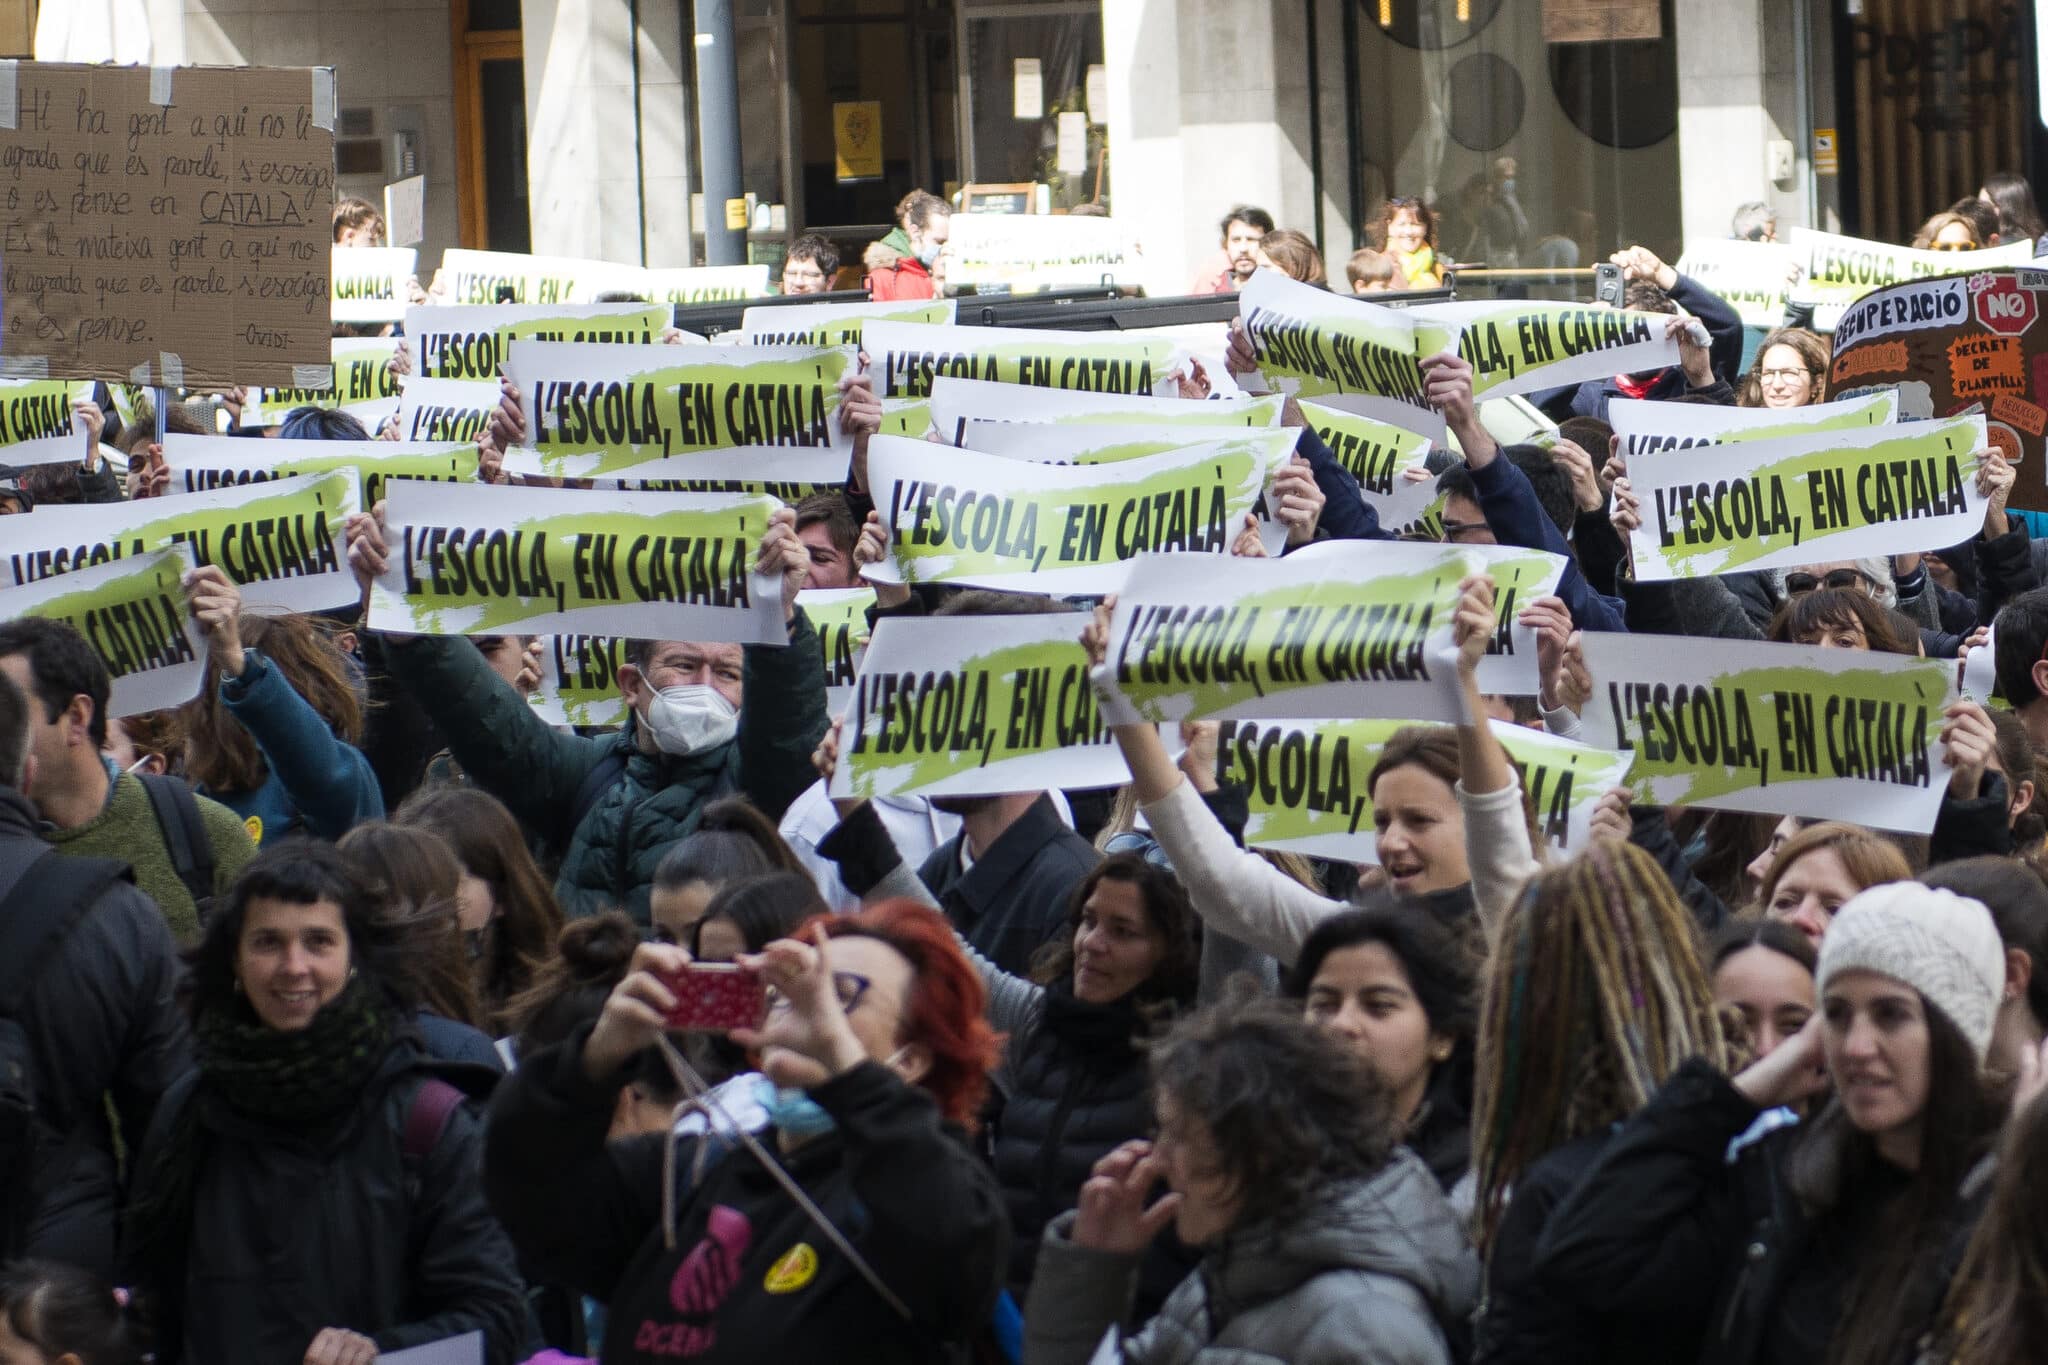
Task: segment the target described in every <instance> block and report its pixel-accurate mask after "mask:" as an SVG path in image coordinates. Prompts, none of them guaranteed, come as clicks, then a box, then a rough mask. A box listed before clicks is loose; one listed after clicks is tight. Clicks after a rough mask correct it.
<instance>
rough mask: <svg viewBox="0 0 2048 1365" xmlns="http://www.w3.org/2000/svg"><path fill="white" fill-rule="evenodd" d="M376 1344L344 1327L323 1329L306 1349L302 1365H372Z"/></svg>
mask: <svg viewBox="0 0 2048 1365" xmlns="http://www.w3.org/2000/svg"><path fill="white" fill-rule="evenodd" d="M376 1359H377V1343H376V1342H374V1341H372V1340H370V1338H368V1337H366V1336H364V1335H363V1334H362V1333H360V1332H351V1331H349V1330H348V1329H347V1328H346V1327H323V1328H321V1329H320V1331H319V1334H318V1335H316V1336H315V1337H314V1338H313V1341H312V1344H311V1345H309V1346H307V1347H306V1358H305V1360H304V1362H303V1365H373V1362H375V1360H376Z"/></svg>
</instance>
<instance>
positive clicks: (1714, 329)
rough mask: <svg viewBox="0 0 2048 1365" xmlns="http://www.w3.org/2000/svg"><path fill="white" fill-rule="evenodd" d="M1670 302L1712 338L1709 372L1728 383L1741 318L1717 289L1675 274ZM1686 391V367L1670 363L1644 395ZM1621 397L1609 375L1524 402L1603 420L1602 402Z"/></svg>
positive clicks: (1738, 358)
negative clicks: (1704, 328)
mask: <svg viewBox="0 0 2048 1365" xmlns="http://www.w3.org/2000/svg"><path fill="white" fill-rule="evenodd" d="M1671 301H1672V302H1673V303H1675V304H1677V305H1678V306H1679V307H1680V308H1683V309H1684V310H1685V311H1686V312H1688V313H1690V314H1692V315H1693V316H1694V317H1696V318H1698V319H1699V320H1700V322H1701V324H1702V325H1704V326H1705V327H1706V329H1707V335H1708V336H1709V337H1711V338H1712V339H1713V342H1712V344H1711V345H1710V346H1709V347H1708V348H1707V354H1708V356H1709V357H1710V358H1711V359H1712V361H1713V365H1714V377H1715V378H1716V379H1719V380H1723V381H1725V382H1726V383H1729V384H1733V383H1734V382H1735V379H1736V376H1737V375H1739V374H1741V372H1742V319H1741V318H1740V317H1738V316H1737V315H1736V312H1735V310H1734V309H1733V308H1730V307H1729V306H1728V303H1727V301H1726V300H1725V299H1723V298H1722V297H1721V296H1720V295H1718V294H1711V293H1708V292H1707V290H1706V289H1704V288H1702V287H1701V286H1700V285H1699V284H1698V283H1697V282H1695V281H1693V280H1690V279H1687V278H1686V277H1685V276H1683V275H1680V276H1679V277H1678V282H1677V283H1676V284H1674V285H1672V286H1671ZM1685 391H1686V382H1685V371H1684V370H1682V369H1680V368H1679V367H1678V366H1676V365H1673V366H1671V367H1670V368H1669V369H1667V370H1665V371H1664V372H1663V373H1662V374H1660V375H1658V376H1657V381H1656V382H1655V383H1654V384H1652V385H1650V391H1649V393H1647V394H1646V395H1644V396H1645V397H1647V398H1659V399H1661V398H1676V397H1678V396H1679V395H1680V394H1683V393H1684V392H1685ZM1620 396H1621V389H1620V387H1619V386H1618V385H1616V384H1615V382H1614V380H1613V379H1612V378H1608V379H1588V380H1587V381H1586V382H1585V383H1583V384H1580V385H1578V386H1577V387H1576V388H1574V387H1572V386H1571V385H1566V386H1565V387H1563V388H1560V389H1544V390H1541V391H1540V392H1537V393H1532V394H1530V395H1529V401H1530V402H1532V403H1534V404H1535V405H1536V406H1537V407H1539V408H1542V409H1543V410H1544V411H1545V412H1547V413H1549V414H1550V415H1551V416H1552V417H1555V418H1557V419H1558V420H1560V421H1562V420H1563V419H1564V418H1566V417H1597V418H1599V419H1600V420H1601V421H1603V422H1604V421H1606V420H1607V405H1608V404H1609V403H1610V402H1612V401H1613V400H1614V399H1616V398H1619V397H1620Z"/></svg>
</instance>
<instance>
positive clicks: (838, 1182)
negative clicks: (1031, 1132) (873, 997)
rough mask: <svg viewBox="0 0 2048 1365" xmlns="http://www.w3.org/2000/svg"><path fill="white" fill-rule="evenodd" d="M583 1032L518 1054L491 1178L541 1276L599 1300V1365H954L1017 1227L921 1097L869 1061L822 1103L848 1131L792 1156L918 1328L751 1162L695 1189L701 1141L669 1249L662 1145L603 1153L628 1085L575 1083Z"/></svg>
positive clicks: (703, 1178) (708, 1174)
mask: <svg viewBox="0 0 2048 1365" xmlns="http://www.w3.org/2000/svg"><path fill="white" fill-rule="evenodd" d="M588 1036H589V1031H588V1029H587V1028H586V1029H584V1030H581V1031H579V1032H578V1033H576V1034H574V1035H572V1036H571V1038H570V1039H569V1041H567V1042H565V1043H563V1044H561V1045H559V1046H557V1047H552V1048H546V1049H543V1050H542V1051H540V1052H538V1053H535V1054H534V1055H532V1056H530V1057H527V1058H524V1059H523V1060H522V1061H521V1063H520V1066H519V1069H518V1070H517V1071H515V1072H513V1073H512V1075H510V1076H508V1077H506V1078H505V1080H504V1081H502V1082H501V1083H500V1084H499V1086H498V1091H497V1094H496V1095H495V1096H494V1097H493V1099H492V1103H491V1123H490V1135H489V1139H488V1142H487V1145H486V1151H485V1171H484V1174H485V1184H486V1186H487V1187H488V1189H489V1192H490V1198H491V1206H492V1207H493V1208H494V1209H496V1210H497V1212H498V1215H499V1216H500V1217H501V1218H503V1219H504V1220H505V1227H506V1228H507V1230H508V1231H510V1232H511V1234H512V1238H513V1240H514V1242H516V1243H517V1245H518V1247H519V1252H520V1255H521V1256H522V1257H523V1258H524V1259H525V1260H526V1262H527V1263H528V1264H529V1265H531V1266H532V1267H533V1268H534V1270H535V1272H536V1273H537V1274H539V1275H540V1276H541V1277H542V1278H543V1279H544V1280H546V1281H547V1282H548V1283H551V1284H561V1285H565V1286H567V1287H569V1288H572V1289H575V1290H577V1291H579V1292H581V1293H584V1294H589V1295H591V1296H593V1297H596V1298H601V1299H604V1300H605V1301H606V1303H607V1305H608V1308H609V1312H608V1316H607V1325H606V1337H605V1343H604V1352H603V1355H604V1360H605V1365H651V1363H652V1362H657V1361H660V1362H670V1361H674V1360H676V1359H678V1358H680V1357H685V1356H687V1357H688V1358H689V1359H691V1360H692V1361H694V1362H697V1365H720V1362H725V1361H748V1362H754V1361H762V1362H766V1361H791V1362H796V1361H814V1360H815V1361H826V1360H846V1361H854V1360H860V1361H868V1360H873V1361H890V1362H906V1365H907V1363H908V1362H918V1361H934V1362H935V1361H940V1360H945V1359H947V1358H948V1352H949V1350H950V1349H951V1348H952V1346H953V1345H954V1344H957V1343H961V1342H965V1341H966V1340H968V1339H969V1338H970V1337H972V1336H974V1335H975V1334H977V1333H979V1332H980V1331H981V1330H982V1329H983V1328H984V1327H985V1326H986V1325H987V1323H988V1320H989V1311H990V1309H991V1307H992V1306H993V1304H994V1302H995V1298H996V1293H997V1291H998V1290H999V1289H1000V1288H1001V1286H1002V1277H1003V1266H1004V1258H1005V1257H1006V1256H1007V1255H1008V1253H1009V1222H1008V1219H1007V1218H1005V1217H1004V1214H1003V1204H1002V1196H1001V1194H1000V1193H999V1192H998V1191H997V1189H996V1183H995V1178H994V1177H993V1176H992V1175H990V1174H989V1171H988V1168H987V1167H986V1166H985V1165H983V1164H982V1162H981V1161H980V1159H979V1158H977V1157H976V1156H975V1155H974V1153H973V1152H971V1151H970V1150H969V1149H968V1146H967V1144H966V1142H965V1141H963V1140H962V1135H961V1134H960V1133H959V1131H958V1130H957V1129H953V1128H951V1127H950V1126H948V1125H945V1124H943V1123H942V1122H941V1121H940V1117H939V1112H938V1108H937V1106H936V1105H934V1104H933V1102H932V1100H931V1097H930V1096H928V1095H927V1094H926V1093H925V1092H924V1091H922V1090H918V1089H914V1088H912V1087H910V1086H907V1085H905V1084H903V1082H902V1081H900V1080H898V1079H897V1078H896V1076H895V1074H894V1073H892V1072H890V1071H888V1070H887V1069H886V1068H884V1067H881V1066H878V1065H875V1064H873V1063H863V1064H862V1065H860V1066H857V1067H855V1068H854V1069H853V1070H851V1071H848V1072H846V1073H845V1074H844V1075H841V1076H838V1077H836V1078H834V1079H833V1080H831V1081H828V1082H827V1083H825V1084H824V1085H821V1086H818V1087H817V1088H816V1089H814V1090H812V1091H811V1096H812V1098H814V1099H815V1100H816V1101H817V1102H818V1104H819V1105H820V1106H821V1107H823V1108H824V1109H825V1110H826V1111H827V1112H828V1113H830V1114H831V1115H832V1117H833V1118H834V1120H835V1121H836V1122H837V1125H838V1127H837V1129H836V1131H834V1132H832V1133H828V1134H826V1135H824V1136H821V1137H817V1138H814V1139H812V1140H811V1141H809V1142H807V1143H805V1144H804V1145H803V1146H801V1147H799V1148H797V1149H796V1150H795V1151H794V1152H791V1153H789V1154H787V1155H786V1156H785V1157H784V1158H783V1164H784V1166H785V1167H786V1168H787V1170H788V1172H789V1174H790V1175H791V1176H792V1177H793V1178H794V1179H795V1180H796V1181H797V1183H798V1184H799V1185H801V1186H802V1187H803V1189H804V1191H805V1192H806V1193H807V1194H808V1195H809V1196H810V1198H811V1199H812V1200H814V1201H815V1202H816V1204H817V1205H818V1207H819V1208H820V1209H821V1210H822V1211H823V1213H824V1214H825V1216H826V1217H827V1218H829V1219H830V1220H831V1221H832V1223H833V1225H834V1226H835V1227H837V1228H838V1229H839V1230H840V1232H841V1233H842V1234H844V1236H845V1237H846V1239H847V1240H848V1241H849V1242H850V1243H851V1244H852V1245H853V1247H854V1248H855V1249H856V1250H857V1251H859V1252H860V1254H861V1256H862V1257H863V1258H864V1259H865V1260H866V1261H867V1262H868V1264H869V1265H870V1266H871V1267H872V1268H873V1270H874V1272H875V1273H876V1275H878V1276H879V1277H880V1279H881V1281H882V1283H883V1284H885V1285H887V1286H889V1288H890V1290H891V1292H892V1293H894V1294H896V1295H897V1296H898V1297H900V1298H901V1299H902V1300H903V1301H904V1302H905V1304H906V1305H907V1306H908V1307H909V1309H910V1311H911V1314H912V1321H910V1322H908V1323H906V1322H905V1321H904V1320H903V1319H902V1318H901V1317H899V1316H898V1315H897V1314H896V1312H895V1311H894V1310H893V1309H891V1308H890V1307H889V1306H888V1304H887V1303H886V1302H885V1301H884V1300H883V1299H882V1297H881V1296H880V1295H879V1294H877V1293H876V1291H875V1290H874V1289H873V1288H872V1287H871V1286H870V1285H869V1284H868V1283H867V1282H866V1280H864V1279H863V1278H861V1276H860V1274H859V1272H858V1271H857V1270H856V1269H855V1268H854V1266H853V1264H852V1262H851V1261H849V1260H848V1259H847V1258H846V1257H845V1256H844V1255H843V1254H842V1253H841V1252H840V1251H839V1250H838V1249H837V1248H836V1247H835V1246H834V1245H833V1244H832V1242H831V1241H830V1240H829V1239H827V1238H826V1237H825V1236H823V1235H822V1233H821V1232H820V1231H819V1229H818V1227H817V1225H816V1224H814V1223H813V1222H812V1221H811V1220H810V1219H809V1218H808V1217H806V1216H805V1214H804V1212H803V1211H802V1210H801V1209H799V1208H798V1207H797V1205H796V1204H795V1203H794V1202H793V1201H792V1200H791V1199H790V1197H789V1195H788V1194H787V1193H785V1192H784V1190H783V1189H782V1187H781V1186H780V1185H779V1184H777V1183H776V1182H775V1180H774V1179H773V1177H772V1176H771V1175H770V1174H769V1173H768V1172H767V1171H765V1170H763V1169H762V1167H761V1166H760V1164H759V1162H758V1161H757V1160H756V1159H755V1158H754V1156H753V1155H752V1154H751V1153H750V1152H748V1151H746V1150H745V1149H743V1148H734V1149H731V1150H725V1151H724V1152H723V1154H722V1155H720V1156H718V1157H717V1158H716V1159H715V1160H714V1161H709V1162H707V1164H706V1166H705V1168H704V1169H703V1171H702V1173H701V1175H696V1176H693V1175H692V1172H693V1171H694V1170H695V1168H696V1160H695V1157H696V1148H695V1146H694V1144H689V1143H685V1144H684V1145H683V1146H682V1147H681V1149H680V1150H679V1151H678V1152H677V1154H676V1159H675V1171H676V1172H677V1177H678V1180H679V1182H682V1183H683V1185H684V1186H685V1189H684V1191H683V1193H682V1194H681V1195H680V1197H679V1198H678V1199H677V1201H676V1202H677V1208H676V1222H675V1234H676V1235H675V1239H674V1242H675V1245H674V1247H673V1249H671V1248H669V1247H668V1246H667V1245H666V1244H665V1241H664V1238H663V1236H662V1181H663V1174H662V1168H663V1157H664V1154H665V1149H666V1146H667V1138H666V1135H661V1134H657V1135H654V1136H651V1137H644V1138H635V1139H631V1140H628V1141H624V1142H616V1143H607V1142H606V1141H605V1134H606V1130H607V1129H608V1128H609V1126H610V1123H611V1114H612V1107H613V1101H614V1099H615V1098H616V1096H617V1091H618V1087H617V1085H616V1084H599V1083H595V1082H593V1081H591V1080H590V1079H589V1078H588V1077H586V1076H585V1075H584V1074H583V1044H584V1041H585V1040H586V1039H587V1038H588ZM767 1140H768V1141H771V1142H772V1141H773V1138H772V1137H770V1138H768V1139H767Z"/></svg>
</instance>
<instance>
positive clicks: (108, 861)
mask: <svg viewBox="0 0 2048 1365" xmlns="http://www.w3.org/2000/svg"><path fill="white" fill-rule="evenodd" d="M127 875H128V865H127V864H126V863H121V862H116V861H115V860H114V859H112V858H71V857H66V856H65V855H64V854H62V853H59V852H57V850H55V849H49V850H47V851H45V852H44V853H42V854H40V855H39V856H37V858H36V859H35V861H34V862H32V863H30V864H29V866H28V869H27V870H26V871H25V872H23V873H22V874H21V876H20V878H19V879H18V880H17V881H16V882H15V883H14V888H13V890H11V891H9V892H8V893H7V896H6V898H5V899H0V1011H5V1012H10V1013H11V1012H12V1009H13V1007H14V1005H16V1004H17V1003H18V1002H20V1001H21V1000H22V999H23V998H25V997H26V995H27V993H28V987H29V984H30V983H31V982H33V981H34V980H35V979H36V976H37V974H38V973H39V972H41V971H42V968H43V964H44V962H45V960H46V959H47V958H48V957H49V956H50V954H51V953H53V952H54V951H56V949H57V946H58V945H59V944H60V943H62V942H63V941H64V938H65V936H66V935H67V934H69V933H70V932H71V929H72V927H73V926H74V925H76V924H77V923H78V921H79V920H80V919H82V918H84V916H85V912H86V911H87V910H90V909H91V908H92V907H93V905H94V904H96V903H97V902H98V900H99V898H100V894H101V893H102V892H104V891H105V890H106V889H107V888H108V887H109V886H112V885H113V884H114V883H115V882H117V881H119V880H121V879H122V878H124V877H126V876H127Z"/></svg>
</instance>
